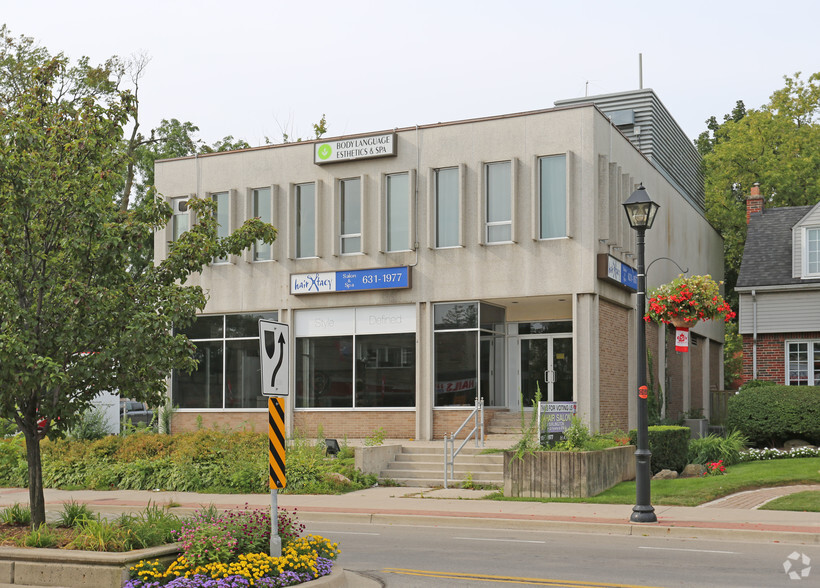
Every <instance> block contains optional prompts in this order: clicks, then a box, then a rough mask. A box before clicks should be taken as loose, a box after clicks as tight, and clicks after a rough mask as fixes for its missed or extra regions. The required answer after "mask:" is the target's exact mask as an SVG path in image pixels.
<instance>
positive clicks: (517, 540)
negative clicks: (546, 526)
mask: <svg viewBox="0 0 820 588" xmlns="http://www.w3.org/2000/svg"><path fill="white" fill-rule="evenodd" d="M453 539H463V540H464V541H499V542H502V543H541V544H542V545H543V544H544V543H546V541H527V540H526V539H494V538H492V537H453Z"/></svg>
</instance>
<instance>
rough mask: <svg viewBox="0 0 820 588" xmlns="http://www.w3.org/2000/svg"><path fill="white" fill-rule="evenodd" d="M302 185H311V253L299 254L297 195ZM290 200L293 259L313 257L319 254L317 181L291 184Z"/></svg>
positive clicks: (299, 194)
mask: <svg viewBox="0 0 820 588" xmlns="http://www.w3.org/2000/svg"><path fill="white" fill-rule="evenodd" d="M304 186H313V255H299V253H300V252H299V239H300V237H301V235H300V233H299V226H298V219H299V212H300V208H299V197H300V196H301V192H302V188H303V187H304ZM291 201H292V203H293V219H292V223H291V225H292V226H293V241H292V243H293V259H315V258H316V257H318V256H319V244H318V239H317V237H318V234H319V209H318V204H319V182H318V181H316V182H301V183H299V184H293V187H292V197H291Z"/></svg>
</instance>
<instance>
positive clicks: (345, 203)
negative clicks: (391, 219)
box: [339, 178, 362, 253]
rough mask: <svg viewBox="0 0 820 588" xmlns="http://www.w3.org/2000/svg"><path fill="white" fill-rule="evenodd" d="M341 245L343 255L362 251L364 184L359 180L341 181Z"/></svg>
mask: <svg viewBox="0 0 820 588" xmlns="http://www.w3.org/2000/svg"><path fill="white" fill-rule="evenodd" d="M339 184H340V188H341V189H340V192H341V206H340V211H341V218H340V227H341V231H342V234H341V244H342V248H341V250H342V253H359V252H360V251H361V250H362V183H361V179H359V178H351V179H349V180H341V181H340V182H339Z"/></svg>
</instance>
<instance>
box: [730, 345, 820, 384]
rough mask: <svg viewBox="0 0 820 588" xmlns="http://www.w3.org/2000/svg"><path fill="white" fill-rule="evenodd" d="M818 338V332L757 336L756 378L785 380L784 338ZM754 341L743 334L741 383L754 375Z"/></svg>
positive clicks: (772, 380)
mask: <svg viewBox="0 0 820 588" xmlns="http://www.w3.org/2000/svg"><path fill="white" fill-rule="evenodd" d="M787 339H788V340H789V341H793V340H800V339H820V332H814V333H773V334H769V333H766V334H758V336H757V379H758V380H766V381H769V382H776V383H778V384H783V383H785V382H786V340H787ZM753 371H754V342H753V337H752V335H743V383H744V384H745V383H746V382H748V381H749V380H752V379H753V377H754V375H753Z"/></svg>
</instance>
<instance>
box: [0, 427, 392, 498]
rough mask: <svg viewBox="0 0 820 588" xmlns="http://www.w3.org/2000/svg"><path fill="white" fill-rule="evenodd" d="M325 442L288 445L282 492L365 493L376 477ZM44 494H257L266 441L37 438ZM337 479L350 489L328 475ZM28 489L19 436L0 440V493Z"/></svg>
mask: <svg viewBox="0 0 820 588" xmlns="http://www.w3.org/2000/svg"><path fill="white" fill-rule="evenodd" d="M324 448H325V443H324V440H321V442H317V443H312V442H308V441H306V440H298V439H297V440H294V441H293V442H292V443H291V444H290V446H289V447H288V449H287V453H286V462H287V465H286V477H287V484H286V487H285V488H284V489H283V490H282V493H290V494H298V493H312V494H338V493H343V492H349V491H352V490H360V489H362V488H368V487H370V486H372V485H373V484H374V483H376V477H375V476H372V475H366V474H363V473H362V472H360V471H359V470H356V469H355V468H354V467H353V457H352V456H351V457H349V458H345V459H342V458H328V457H326V456H325V452H324ZM40 449H41V453H42V465H43V484H44V486H45V487H46V488H69V489H91V490H109V489H118V490H153V489H155V488H160V489H162V490H175V491H179V492H218V493H243V494H244V493H265V492H269V487H268V484H269V482H268V436H267V435H266V434H264V433H254V432H250V431H243V432H232V433H225V432H220V431H211V430H200V431H196V432H193V433H181V434H179V435H160V434H157V433H153V432H150V431H148V430H146V431H145V432H139V433H134V434H131V435H126V436H116V435H111V436H108V437H105V438H103V439H99V440H96V441H81V440H76V439H56V440H48V439H45V440H43V441H42V442H41V444H40ZM331 472H337V473H341V474H343V475H344V476H345V477H347V478H348V479H349V480H350V481H351V483H350V484H347V483H341V482H339V481H338V480H336V479H335V478H334V477H333V476H329V475H328V474H329V473H331ZM27 485H28V468H27V466H26V448H25V441H24V440H23V439H22V437H12V438H8V439H2V440H0V486H2V487H11V488H23V487H26V486H27Z"/></svg>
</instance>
